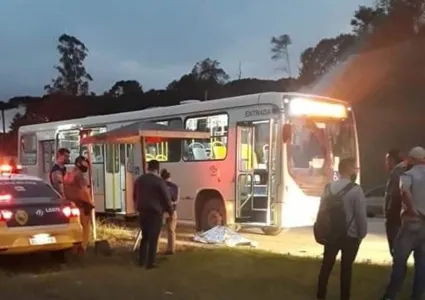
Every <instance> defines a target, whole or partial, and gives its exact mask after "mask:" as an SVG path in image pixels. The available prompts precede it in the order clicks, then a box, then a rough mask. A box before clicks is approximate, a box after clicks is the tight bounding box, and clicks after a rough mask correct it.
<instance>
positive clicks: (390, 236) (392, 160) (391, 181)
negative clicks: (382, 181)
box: [385, 149, 406, 256]
mask: <svg viewBox="0 0 425 300" xmlns="http://www.w3.org/2000/svg"><path fill="white" fill-rule="evenodd" d="M385 165H386V168H387V171H388V173H389V176H388V180H387V184H386V186H385V229H386V234H387V240H388V247H389V249H390V253H391V256H392V255H393V249H394V240H395V238H396V236H397V234H398V231H399V230H400V226H401V217H400V214H401V191H400V175H401V174H403V173H404V172H405V171H406V168H405V164H404V162H403V158H402V157H401V152H400V150H398V149H391V150H389V151H388V152H387V155H386V156H385Z"/></svg>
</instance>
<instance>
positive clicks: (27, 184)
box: [0, 180, 60, 201]
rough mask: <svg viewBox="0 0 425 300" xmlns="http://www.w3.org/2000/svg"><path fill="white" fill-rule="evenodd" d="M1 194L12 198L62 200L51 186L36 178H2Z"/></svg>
mask: <svg viewBox="0 0 425 300" xmlns="http://www.w3.org/2000/svg"><path fill="white" fill-rule="evenodd" d="M0 195H10V196H11V197H12V199H22V198H25V199H40V198H44V199H46V198H48V199H50V200H52V201H58V200H60V199H59V196H58V194H57V193H56V192H55V191H54V190H53V189H52V187H51V186H49V185H48V184H47V183H45V182H43V181H36V180H0Z"/></svg>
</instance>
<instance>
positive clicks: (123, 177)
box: [105, 144, 132, 213]
mask: <svg viewBox="0 0 425 300" xmlns="http://www.w3.org/2000/svg"><path fill="white" fill-rule="evenodd" d="M105 150H106V151H105V152H106V153H105V154H106V155H105V159H106V164H105V211H106V212H116V213H119V212H126V198H127V182H128V180H127V179H128V174H127V173H128V171H129V170H128V168H127V165H128V162H129V155H130V154H131V153H132V151H131V145H128V144H120V145H113V144H108V145H105Z"/></svg>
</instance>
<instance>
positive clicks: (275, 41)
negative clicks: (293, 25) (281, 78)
mask: <svg viewBox="0 0 425 300" xmlns="http://www.w3.org/2000/svg"><path fill="white" fill-rule="evenodd" d="M270 43H271V46H272V48H271V52H272V57H271V58H272V60H274V61H279V60H282V61H283V64H282V67H280V68H278V69H280V70H282V71H284V72H286V73H287V74H288V76H289V77H291V62H290V60H289V52H288V47H289V46H290V45H291V44H292V40H291V37H290V36H289V35H287V34H282V35H280V36H277V37H276V36H273V37H272V38H271V40H270Z"/></svg>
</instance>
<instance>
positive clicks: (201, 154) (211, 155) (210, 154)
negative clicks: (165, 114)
mask: <svg viewBox="0 0 425 300" xmlns="http://www.w3.org/2000/svg"><path fill="white" fill-rule="evenodd" d="M228 126H229V116H228V115H227V114H219V115H210V116H203V117H192V118H187V119H186V121H185V128H186V129H187V130H193V131H203V132H209V133H210V134H211V137H210V138H209V139H186V140H185V141H184V142H183V160H185V161H202V160H223V159H225V158H226V156H227V133H228Z"/></svg>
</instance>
